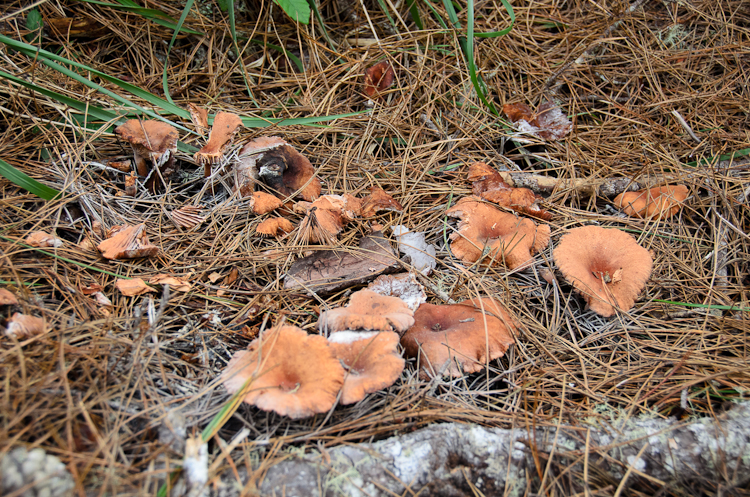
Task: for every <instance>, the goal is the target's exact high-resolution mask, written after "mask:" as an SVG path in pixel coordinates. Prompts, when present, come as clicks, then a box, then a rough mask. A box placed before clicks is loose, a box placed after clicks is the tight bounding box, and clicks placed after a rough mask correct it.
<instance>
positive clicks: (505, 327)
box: [401, 297, 518, 378]
mask: <svg viewBox="0 0 750 497" xmlns="http://www.w3.org/2000/svg"><path fill="white" fill-rule="evenodd" d="M517 330H518V323H517V322H516V320H515V319H514V318H513V316H512V315H511V314H510V313H509V312H508V310H507V309H506V308H505V307H504V306H503V305H502V304H500V303H499V302H497V301H496V300H495V299H492V298H489V297H485V298H480V299H472V300H467V301H464V302H461V303H460V304H451V305H433V304H422V305H420V306H419V308H418V309H417V310H416V312H415V313H414V325H413V326H412V327H411V328H409V329H408V330H407V332H406V333H405V334H404V336H403V337H401V345H402V346H403V347H404V353H405V355H406V356H407V357H415V358H419V365H420V367H421V369H422V372H421V374H420V375H421V376H422V377H429V376H433V375H436V374H444V375H448V376H452V377H454V378H455V377H460V376H463V375H464V374H467V373H476V372H477V371H481V370H482V369H484V367H485V364H486V363H487V361H489V360H494V359H497V358H500V357H502V356H503V355H505V353H506V352H507V350H508V348H509V347H510V346H511V345H513V344H514V343H515V340H514V338H513V335H514V334H515V333H516V332H517Z"/></svg>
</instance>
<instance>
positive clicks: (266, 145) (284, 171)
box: [235, 136, 321, 202]
mask: <svg viewBox="0 0 750 497" xmlns="http://www.w3.org/2000/svg"><path fill="white" fill-rule="evenodd" d="M239 155H240V158H239V163H238V164H237V165H236V166H235V188H237V189H239V190H240V192H241V194H242V195H246V194H247V192H248V191H253V189H254V186H253V184H252V183H253V181H257V180H260V181H263V182H264V183H265V184H267V185H268V186H270V187H271V188H273V189H274V190H275V191H276V192H278V194H277V196H278V197H280V198H283V197H289V196H291V195H294V194H295V193H296V192H298V191H299V196H300V197H302V199H304V200H307V201H308V202H311V201H313V200H315V199H316V198H318V197H319V196H320V191H321V187H320V180H319V179H318V178H316V177H315V169H314V168H313V166H312V164H311V163H310V161H309V160H307V158H306V157H305V156H304V155H302V154H300V153H299V152H297V151H296V150H295V149H294V148H293V147H292V146H291V145H289V144H288V143H287V142H285V141H284V140H282V139H281V138H278V137H276V136H262V137H260V138H256V139H255V140H253V141H251V142H249V143H247V144H246V145H245V146H244V147H243V148H242V150H241V151H240V154H239Z"/></svg>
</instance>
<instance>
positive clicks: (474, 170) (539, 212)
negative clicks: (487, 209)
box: [468, 162, 552, 221]
mask: <svg viewBox="0 0 750 497" xmlns="http://www.w3.org/2000/svg"><path fill="white" fill-rule="evenodd" d="M468 179H469V181H471V182H472V192H473V193H474V195H476V196H477V197H481V198H483V199H485V200H488V201H490V202H493V203H495V204H498V205H500V206H502V207H507V208H509V209H513V210H514V211H516V212H522V213H524V214H528V215H529V216H534V217H538V218H540V219H544V220H545V221H549V220H550V219H551V218H552V215H551V214H550V213H549V212H547V211H545V210H543V209H542V208H540V207H539V205H537V202H538V201H539V200H540V199H541V198H542V197H540V196H539V195H537V194H535V193H534V192H532V191H531V190H529V189H528V188H513V187H512V186H510V185H509V184H508V183H506V182H505V180H503V177H502V176H501V175H500V173H499V172H497V171H495V170H494V169H493V168H491V167H490V166H488V165H487V164H485V163H484V162H475V163H474V164H472V165H471V166H469V171H468Z"/></svg>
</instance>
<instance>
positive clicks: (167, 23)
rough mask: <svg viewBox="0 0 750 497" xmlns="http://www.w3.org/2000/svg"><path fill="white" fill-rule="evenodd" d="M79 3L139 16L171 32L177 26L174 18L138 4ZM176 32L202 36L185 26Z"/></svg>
mask: <svg viewBox="0 0 750 497" xmlns="http://www.w3.org/2000/svg"><path fill="white" fill-rule="evenodd" d="M81 1H82V2H86V3H90V4H92V5H101V6H104V7H110V8H112V9H116V10H122V11H124V12H131V13H133V14H138V15H139V16H141V17H144V18H146V19H149V20H151V21H153V22H155V23H157V24H159V25H160V26H164V27H165V28H169V29H172V30H174V29H176V28H177V25H175V23H174V22H173V21H174V18H173V17H172V16H170V15H169V14H167V13H165V12H162V11H161V10H157V9H147V8H144V7H141V6H140V5H138V4H136V3H134V2H128V1H125V0H120V4H119V5H118V4H116V3H110V2H102V1H100V0H81ZM177 31H178V32H180V31H181V32H183V33H186V34H191V35H202V34H203V33H201V32H200V31H196V30H194V29H191V28H188V27H185V26H180V28H179V29H177Z"/></svg>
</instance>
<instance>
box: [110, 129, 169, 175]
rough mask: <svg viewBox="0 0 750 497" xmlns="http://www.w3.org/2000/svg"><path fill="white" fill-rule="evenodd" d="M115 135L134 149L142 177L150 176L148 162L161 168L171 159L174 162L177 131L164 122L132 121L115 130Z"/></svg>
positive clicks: (137, 167) (137, 166)
mask: <svg viewBox="0 0 750 497" xmlns="http://www.w3.org/2000/svg"><path fill="white" fill-rule="evenodd" d="M115 134H116V135H117V136H119V137H120V138H121V139H123V140H125V141H127V142H128V143H130V146H131V147H133V155H134V156H135V157H134V158H135V163H136V169H137V170H138V174H139V175H140V176H146V175H147V174H148V171H149V167H148V165H147V164H146V162H145V161H146V160H149V161H151V163H152V164H153V165H154V167H158V168H160V167H162V166H163V165H165V164H166V163H167V161H169V160H170V159H172V160H173V158H174V157H173V156H174V153H175V152H176V151H177V138H178V134H177V129H175V127H174V126H172V125H171V124H167V123H165V122H163V121H153V120H146V121H141V120H138V119H130V120H128V121H126V122H125V123H124V124H121V125H120V126H118V127H117V128H115Z"/></svg>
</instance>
